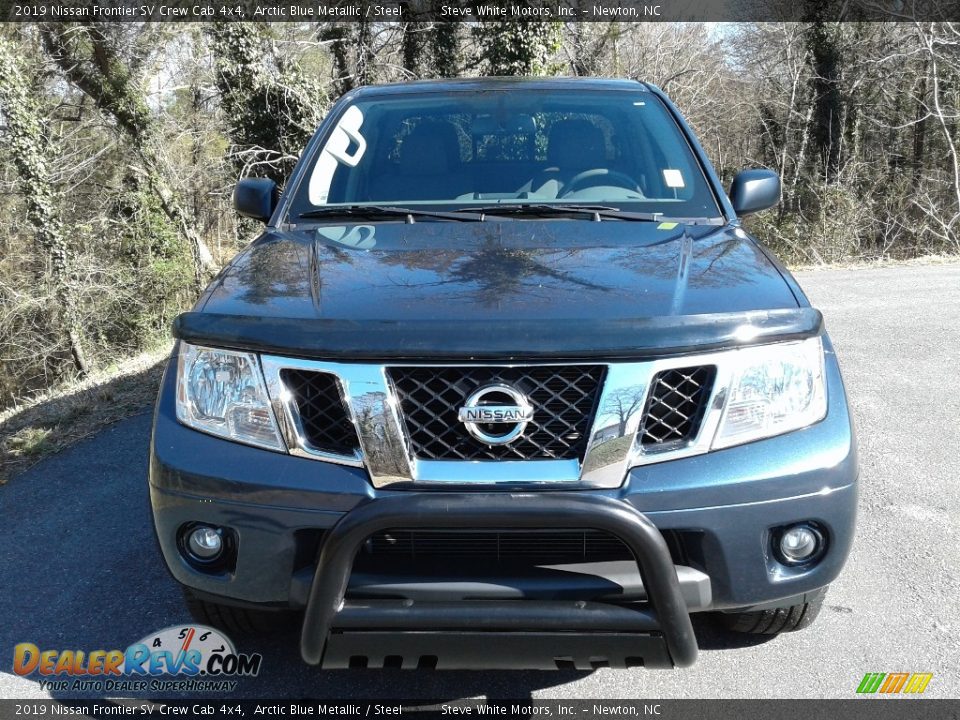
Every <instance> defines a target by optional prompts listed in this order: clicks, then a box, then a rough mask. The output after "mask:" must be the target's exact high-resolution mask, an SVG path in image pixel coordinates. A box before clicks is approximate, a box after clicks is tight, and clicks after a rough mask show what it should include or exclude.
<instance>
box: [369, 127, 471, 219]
mask: <svg viewBox="0 0 960 720" xmlns="http://www.w3.org/2000/svg"><path fill="white" fill-rule="evenodd" d="M465 185H466V182H465V180H464V177H463V172H462V170H461V167H460V138H459V136H458V135H457V128H456V126H455V125H454V124H453V123H451V122H448V121H446V120H424V121H421V122H420V123H418V124H417V125H416V127H414V128H413V130H411V131H410V134H409V135H407V136H406V137H405V138H403V140H402V141H401V142H400V151H399V157H398V161H397V163H396V164H395V165H393V164H388V165H387V166H385V167H384V168H383V170H382V171H381V172H380V173H379V177H377V178H376V179H375V180H374V181H373V182H372V183H371V191H370V199H371V200H373V201H376V202H393V201H403V200H453V199H455V198H456V197H457V196H458V195H460V194H461V193H462V192H463V191H464V187H465Z"/></svg>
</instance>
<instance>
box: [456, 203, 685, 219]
mask: <svg viewBox="0 0 960 720" xmlns="http://www.w3.org/2000/svg"><path fill="white" fill-rule="evenodd" d="M464 211H465V212H474V213H483V214H484V215H529V216H531V217H544V216H548V215H589V216H590V218H591V219H592V220H596V221H597V222H599V221H600V220H603V219H607V220H634V221H637V222H661V221H663V220H665V219H666V218H664V216H663V213H640V212H627V211H625V210H620V209H619V208H615V207H610V206H608V205H579V204H578V205H566V204H564V205H553V204H550V203H507V204H504V205H485V206H484V207H479V208H473V207H471V208H464ZM678 222H686V220H682V221H678Z"/></svg>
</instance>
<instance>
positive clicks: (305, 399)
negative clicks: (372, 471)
mask: <svg viewBox="0 0 960 720" xmlns="http://www.w3.org/2000/svg"><path fill="white" fill-rule="evenodd" d="M280 377H281V379H282V381H283V384H284V386H285V387H286V388H287V390H288V391H289V392H290V394H291V395H292V396H293V399H294V402H295V403H296V406H297V411H298V412H299V415H300V424H301V426H302V428H303V435H304V438H305V439H306V441H307V442H308V443H309V445H310V447H311V448H313V449H314V450H320V451H322V452H327V453H334V454H336V455H347V456H350V455H353V454H354V453H355V452H356V450H357V448H359V447H360V442H359V440H358V439H357V431H356V429H355V428H354V426H353V423H352V422H351V421H350V417H349V416H348V415H347V410H346V406H345V405H344V401H343V393H342V391H341V389H340V382H339V381H338V380H337V377H336V376H335V375H331V374H330V373H324V372H311V371H308V370H293V369H286V370H282V371H281V373H280Z"/></svg>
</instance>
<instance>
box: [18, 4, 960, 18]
mask: <svg viewBox="0 0 960 720" xmlns="http://www.w3.org/2000/svg"><path fill="white" fill-rule="evenodd" d="M0 19H6V20H8V21H12V22H104V21H106V22H146V21H149V22H205V21H212V20H234V21H254V22H318V21H332V22H364V21H366V22H497V21H499V22H505V21H506V22H569V23H574V22H614V21H619V22H809V21H824V22H827V21H829V22H837V21H839V22H858V21H894V22H937V21H952V22H957V21H960V0H277V1H276V2H267V1H266V0H257V1H254V0H0Z"/></svg>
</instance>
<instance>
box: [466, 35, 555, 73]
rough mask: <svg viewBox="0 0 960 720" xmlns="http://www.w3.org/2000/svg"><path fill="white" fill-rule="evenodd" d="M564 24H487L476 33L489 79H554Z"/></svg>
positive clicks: (482, 63)
mask: <svg viewBox="0 0 960 720" xmlns="http://www.w3.org/2000/svg"><path fill="white" fill-rule="evenodd" d="M561 27H562V26H561V25H560V23H555V22H550V23H539V22H529V23H527V22H483V23H480V24H479V25H477V26H476V27H475V28H474V30H473V32H474V36H475V37H476V39H477V43H478V45H479V49H480V52H479V55H480V62H481V67H482V69H483V70H482V72H483V74H485V75H510V76H512V75H554V74H556V73H557V71H558V69H559V68H558V66H557V65H556V64H553V63H551V58H552V57H553V55H554V54H555V53H556V52H557V51H558V50H559V49H560V43H561V37H562V36H561Z"/></svg>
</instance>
